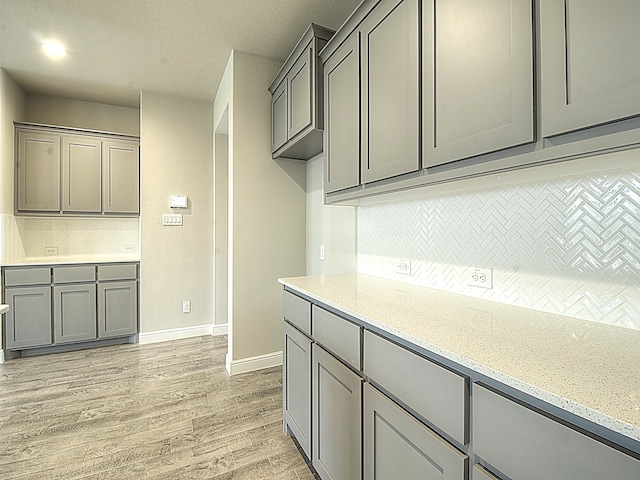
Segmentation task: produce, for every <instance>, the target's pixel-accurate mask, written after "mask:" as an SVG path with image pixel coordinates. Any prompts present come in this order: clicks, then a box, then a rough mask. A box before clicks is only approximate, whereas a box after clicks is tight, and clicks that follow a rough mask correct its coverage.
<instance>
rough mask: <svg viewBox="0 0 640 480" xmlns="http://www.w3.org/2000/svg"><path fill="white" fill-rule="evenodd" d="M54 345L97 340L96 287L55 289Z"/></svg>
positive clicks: (78, 286) (93, 285) (92, 285)
mask: <svg viewBox="0 0 640 480" xmlns="http://www.w3.org/2000/svg"><path fill="white" fill-rule="evenodd" d="M53 318H54V322H53V323H54V325H55V329H54V334H53V339H54V343H70V342H79V341H86V340H94V339H95V338H96V286H95V284H85V285H82V284H81V285H62V286H54V287H53Z"/></svg>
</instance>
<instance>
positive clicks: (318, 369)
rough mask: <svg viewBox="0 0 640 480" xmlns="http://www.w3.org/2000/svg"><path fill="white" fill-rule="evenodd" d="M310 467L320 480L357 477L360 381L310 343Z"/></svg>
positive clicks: (342, 479)
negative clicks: (311, 369)
mask: <svg viewBox="0 0 640 480" xmlns="http://www.w3.org/2000/svg"><path fill="white" fill-rule="evenodd" d="M312 351H313V371H312V377H311V378H312V381H313V384H312V389H311V391H312V395H313V398H312V402H311V406H312V412H313V417H312V418H313V424H312V431H313V445H312V450H313V456H312V462H313V466H314V468H315V469H316V471H317V472H318V474H319V475H320V477H321V478H322V479H323V480H329V479H332V480H354V479H359V478H361V462H360V459H361V443H360V435H361V420H360V419H361V404H362V403H361V402H362V380H361V378H360V377H359V376H358V375H357V374H355V373H354V372H353V371H351V370H350V369H349V368H347V367H346V366H345V365H343V364H342V363H341V362H340V361H339V360H337V359H336V358H334V357H333V356H332V355H331V354H329V353H328V352H327V351H325V350H324V349H323V348H322V347H320V346H318V345H317V344H315V343H314V344H313V347H312Z"/></svg>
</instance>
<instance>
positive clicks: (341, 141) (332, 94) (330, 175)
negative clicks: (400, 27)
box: [324, 32, 360, 193]
mask: <svg viewBox="0 0 640 480" xmlns="http://www.w3.org/2000/svg"><path fill="white" fill-rule="evenodd" d="M359 38H360V36H359V34H358V33H357V32H354V33H352V34H351V35H350V36H349V38H348V39H347V40H346V41H345V42H344V43H343V44H342V45H341V46H340V47H339V48H338V49H337V50H336V51H335V52H334V53H333V54H332V55H331V57H330V58H329V59H328V60H327V61H326V62H325V64H324V85H325V94H324V114H325V127H326V128H325V131H324V166H325V172H324V181H325V183H324V188H325V192H326V193H330V192H335V191H338V190H343V189H346V188H350V187H355V186H357V185H359V184H360V51H359Z"/></svg>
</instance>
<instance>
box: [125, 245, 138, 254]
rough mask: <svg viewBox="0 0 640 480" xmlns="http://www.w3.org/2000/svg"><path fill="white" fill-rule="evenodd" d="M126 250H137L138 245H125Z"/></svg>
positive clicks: (129, 251) (131, 251)
mask: <svg viewBox="0 0 640 480" xmlns="http://www.w3.org/2000/svg"><path fill="white" fill-rule="evenodd" d="M124 251H125V252H128V253H133V252H135V251H136V246H135V245H125V246H124Z"/></svg>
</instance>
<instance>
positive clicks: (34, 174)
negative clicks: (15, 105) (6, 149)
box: [16, 131, 60, 212]
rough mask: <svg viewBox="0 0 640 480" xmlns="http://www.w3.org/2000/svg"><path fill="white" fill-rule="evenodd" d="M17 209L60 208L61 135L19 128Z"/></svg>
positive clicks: (42, 210)
mask: <svg viewBox="0 0 640 480" xmlns="http://www.w3.org/2000/svg"><path fill="white" fill-rule="evenodd" d="M17 141H18V161H17V163H16V167H17V175H16V176H17V180H18V184H17V188H16V192H17V197H18V198H17V210H18V211H19V212H21V211H22V212H59V211H60V137H59V136H58V135H55V134H52V133H44V132H33V131H18V133H17Z"/></svg>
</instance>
